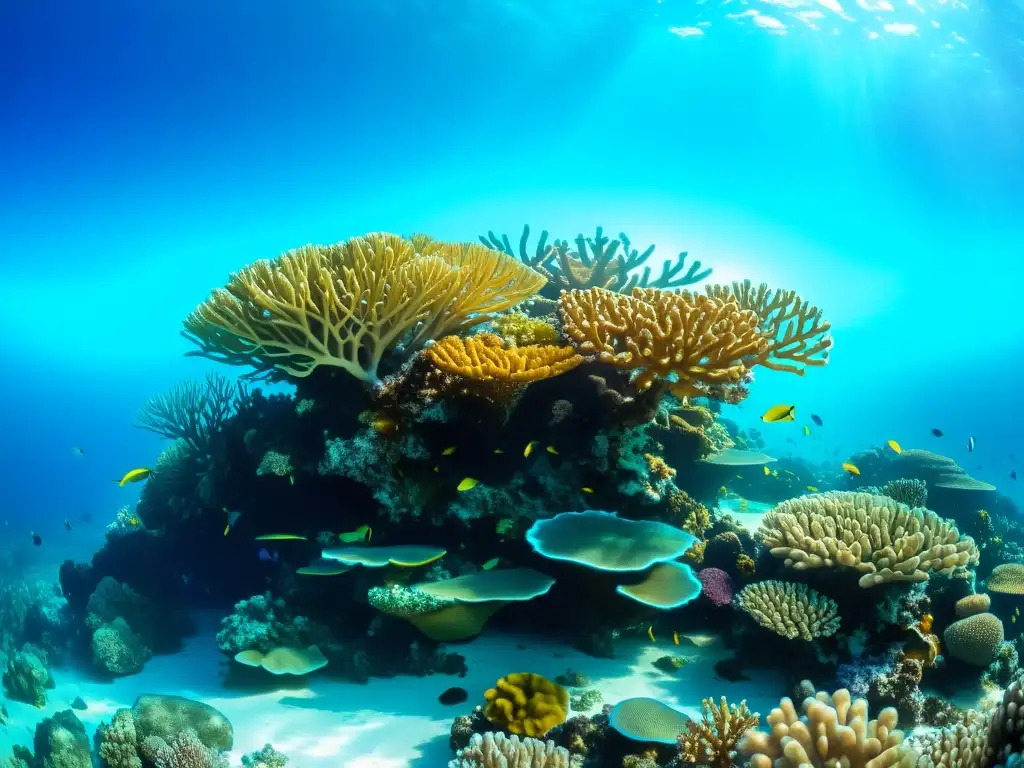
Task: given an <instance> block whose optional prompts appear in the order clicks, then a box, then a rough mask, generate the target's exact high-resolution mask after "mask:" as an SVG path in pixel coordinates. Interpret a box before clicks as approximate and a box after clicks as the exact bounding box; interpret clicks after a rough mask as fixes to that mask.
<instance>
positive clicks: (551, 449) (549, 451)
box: [544, 445, 558, 456]
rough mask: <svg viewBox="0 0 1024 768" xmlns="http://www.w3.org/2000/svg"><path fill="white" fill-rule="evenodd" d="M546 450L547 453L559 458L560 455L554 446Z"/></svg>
mask: <svg viewBox="0 0 1024 768" xmlns="http://www.w3.org/2000/svg"><path fill="white" fill-rule="evenodd" d="M544 450H545V451H547V452H548V453H550V454H551V455H552V456H557V455H558V451H556V450H555V447H554V446H553V445H549V446H548V447H547V448H545V449H544Z"/></svg>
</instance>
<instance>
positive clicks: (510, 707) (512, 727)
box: [484, 672, 569, 736]
mask: <svg viewBox="0 0 1024 768" xmlns="http://www.w3.org/2000/svg"><path fill="white" fill-rule="evenodd" d="M484 699H485V700H486V701H487V704H486V705H485V706H484V715H485V716H486V717H487V719H488V720H490V721H491V722H492V723H494V724H495V725H497V726H500V727H501V728H503V729H505V730H507V731H508V732H509V733H522V734H526V735H527V736H543V735H544V734H545V733H547V732H548V731H550V730H551V729H552V728H554V727H555V726H556V725H560V724H561V723H564V722H565V718H566V715H567V713H568V711H569V693H568V692H567V691H566V690H565V688H563V687H562V686H560V685H558V683H553V682H552V681H550V680H548V679H547V678H546V677H543V676H541V675H537V674H533V673H532V672H514V673H512V674H510V675H506V676H505V677H501V678H498V682H497V683H496V684H495V687H494V688H488V689H487V690H486V691H485V692H484Z"/></svg>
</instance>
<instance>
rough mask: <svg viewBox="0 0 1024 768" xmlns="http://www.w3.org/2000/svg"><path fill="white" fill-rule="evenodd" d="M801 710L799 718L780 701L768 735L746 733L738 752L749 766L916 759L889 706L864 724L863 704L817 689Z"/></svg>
mask: <svg viewBox="0 0 1024 768" xmlns="http://www.w3.org/2000/svg"><path fill="white" fill-rule="evenodd" d="M803 711H804V714H803V716H802V717H801V716H799V715H798V714H797V711H796V707H795V706H794V704H793V701H792V700H791V699H789V698H785V699H782V701H781V702H779V706H778V707H777V708H776V709H773V710H772V711H771V713H770V714H769V715H768V718H767V720H768V725H769V726H770V727H771V730H770V731H769V732H768V733H765V732H764V731H760V730H750V731H747V733H746V735H745V736H744V737H743V738H742V739H741V740H740V743H739V745H738V747H737V748H738V751H739V753H740V754H741V755H743V756H744V757H749V758H750V766H751V768H812V767H813V768H890V766H899V767H900V768H911V767H912V766H913V765H914V763H915V762H916V760H917V754H916V753H915V752H914V751H913V750H912V749H910V748H909V747H907V746H905V745H904V744H903V732H902V731H900V730H897V729H896V725H897V714H896V710H895V709H893V708H892V707H886V708H885V709H883V710H882V711H881V712H879V714H878V719H876V720H868V703H867V701H865V700H864V699H856V700H853V701H851V697H850V692H849V691H848V690H846V689H845V688H843V689H840V690H838V691H836V692H835V693H833V694H832V695H831V696H829V695H828V694H827V693H825V692H824V691H819V692H818V693H816V694H815V696H814V697H813V698H808V699H806V700H805V701H804V703H803Z"/></svg>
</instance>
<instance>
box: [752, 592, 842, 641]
mask: <svg viewBox="0 0 1024 768" xmlns="http://www.w3.org/2000/svg"><path fill="white" fill-rule="evenodd" d="M736 604H737V605H738V606H739V607H740V608H741V609H742V610H743V612H744V613H746V614H747V615H748V616H750V617H751V618H753V619H754V620H755V621H756V622H757V623H758V624H760V625H761V626H762V627H765V628H767V629H770V630H771V631H772V632H774V633H776V634H778V635H782V636H783V637H786V638H789V639H790V640H793V639H795V638H800V639H801V640H807V641H811V640H815V639H817V638H819V637H829V636H830V635H834V634H835V633H836V631H837V630H838V629H839V606H837V605H836V601H835V600H832V599H831V598H828V597H825V596H824V595H822V594H819V593H818V592H815V591H814V590H813V589H811V588H809V587H808V586H807V585H806V584H797V583H793V582H784V581H759V582H757V583H756V584H749V585H747V586H746V587H744V588H743V589H741V590H740V592H739V594H737V595H736Z"/></svg>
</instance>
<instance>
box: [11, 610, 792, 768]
mask: <svg viewBox="0 0 1024 768" xmlns="http://www.w3.org/2000/svg"><path fill="white" fill-rule="evenodd" d="M451 649H452V650H456V651H458V652H459V653H461V654H463V655H464V656H465V657H466V662H467V664H468V666H469V674H468V675H467V676H466V677H464V678H458V677H451V676H448V675H433V676H430V677H423V678H417V677H407V676H402V677H396V678H392V679H374V680H371V681H370V682H369V683H367V684H366V685H358V684H354V683H346V682H340V681H337V680H332V679H330V678H326V677H324V676H323V675H322V673H321V674H319V675H313V676H311V677H310V678H309V679H308V683H307V686H306V687H304V688H301V687H297V688H291V689H277V687H276V686H275V685H274V682H275V680H274V678H272V677H270V676H269V675H268V682H267V692H264V693H259V694H256V695H253V694H251V693H249V692H240V691H234V690H228V689H225V688H224V687H223V686H222V685H221V677H222V668H221V665H222V664H224V663H226V662H225V660H224V657H223V656H222V654H220V652H219V651H218V650H217V648H216V644H215V642H214V639H213V631H212V626H211V625H210V624H209V622H207V631H204V632H203V633H202V634H200V635H197V636H195V637H193V638H191V639H190V640H189V642H188V643H187V645H186V647H185V649H184V650H183V651H182V652H181V653H178V654H175V655H173V656H157V657H155V658H154V659H152V660H151V661H150V662H149V663H148V664H147V665H146V668H145V669H144V670H143V671H142V673H140V674H138V675H134V676H132V677H127V678H121V679H119V680H116V681H114V682H111V683H103V682H97V681H94V680H89V679H88V678H86V677H83V675H82V674H81V673H79V672H76V671H74V670H62V669H54V670H52V671H53V676H54V678H55V680H56V683H57V688H56V690H52V691H49V692H48V704H47V707H46V708H45V709H43V710H38V709H35V708H34V707H31V706H28V705H25V704H19V703H18V702H10V701H8V702H7V709H8V711H9V712H10V722H9V723H8V725H7V727H6V728H5V729H0V756H5V755H7V754H9V753H10V749H11V746H12V745H13V744H17V743H21V744H26V745H29V746H31V743H32V733H33V732H34V729H35V725H36V723H37V722H39V721H40V720H41V719H42V718H43V717H48V716H50V715H52V714H53V713H54V712H55V711H57V710H60V709H66V708H68V707H69V706H70V704H71V701H72V700H73V699H74V698H75V697H76V696H81V697H82V698H83V699H84V700H85V702H86V703H87V704H88V709H87V710H85V711H82V712H77V714H78V716H79V718H80V719H81V720H82V722H83V723H85V725H86V727H87V729H88V730H89V734H90V738H91V737H92V734H93V732H94V731H95V729H96V726H97V725H99V723H100V722H101V721H103V720H107V719H109V718H110V716H111V715H112V714H113V712H114V711H115V710H117V709H118V708H120V707H130V706H131V704H132V702H133V701H134V700H135V698H136V697H137V696H139V695H140V694H143V693H171V694H177V695H180V696H187V697H189V698H193V699H198V700H200V701H204V702H206V703H207V704H210V705H212V706H214V707H216V708H217V709H219V710H220V711H221V712H223V713H224V714H225V715H226V716H227V717H228V719H229V720H231V723H232V724H233V725H234V729H235V749H234V751H233V752H232V754H231V762H232V765H239V764H240V758H241V755H242V754H244V753H246V752H251V751H253V750H256V749H259V748H260V747H262V746H263V745H264V744H265V743H267V742H270V743H272V744H273V745H274V747H275V748H276V749H278V750H280V751H282V752H284V753H285V754H287V755H288V756H289V757H290V758H291V761H290V762H289V768H318V767H319V766H323V767H324V768H327V767H328V766H330V768H399V767H400V766H410V767H411V768H444V766H445V765H447V761H448V760H449V759H450V757H451V755H450V752H449V750H448V731H449V728H450V727H451V722H452V719H453V718H454V717H455V716H456V715H459V714H464V713H468V712H469V711H470V710H471V709H472V707H473V706H474V705H475V704H476V703H479V702H482V700H483V692H484V690H485V689H487V688H489V687H491V686H492V685H493V684H494V681H495V680H496V679H497V678H498V677H500V676H502V675H504V674H507V673H509V672H527V671H528V672H538V673H540V674H542V675H545V676H546V677H549V678H554V677H555V676H556V675H558V674H561V673H563V672H565V671H566V669H568V668H572V669H574V670H576V671H578V672H581V673H584V674H586V675H588V676H590V677H591V678H592V679H593V681H594V683H593V687H596V688H598V689H599V690H600V691H601V693H602V694H603V695H604V701H605V702H606V703H611V704H614V703H615V702H617V701H619V700H621V699H625V698H629V697H631V696H653V697H657V698H659V699H661V700H662V701H664V702H666V703H668V704H671V705H673V706H675V707H677V708H679V709H682V710H683V711H684V712H686V714H688V715H690V716H691V717H695V716H697V715H698V714H699V711H700V701H701V699H702V698H705V697H714V698H716V699H717V698H718V697H719V696H722V695H725V696H726V697H728V699H729V700H730V701H731V702H737V703H738V702H739V700H740V699H746V700H747V703H748V705H749V706H750V707H751V709H752V710H754V711H758V712H761V713H762V714H766V713H767V712H768V711H769V710H770V709H771V708H772V707H773V706H776V705H777V703H778V700H779V698H780V697H781V696H782V695H784V694H785V693H787V691H785V690H784V688H783V683H782V680H781V678H779V677H776V676H774V675H767V676H765V675H761V674H758V675H757V680H756V681H743V682H738V683H730V682H727V681H725V680H716V679H714V674H715V673H714V663H715V662H716V661H717V660H719V659H721V658H725V657H727V656H729V655H730V654H729V653H728V651H726V650H725V649H724V648H721V647H719V646H718V645H715V646H712V647H708V648H703V649H700V648H697V647H695V646H692V645H689V646H687V645H685V641H684V645H681V646H675V645H673V644H672V641H671V639H670V638H669V639H661V638H659V642H658V643H657V644H656V645H655V644H651V643H649V642H643V643H641V642H637V641H619V642H618V644H617V645H616V652H617V654H618V658H616V659H594V658H591V657H589V656H586V655H584V654H582V653H580V652H579V651H576V650H574V649H572V648H570V647H568V646H566V645H561V644H559V643H555V642H550V641H546V640H544V639H539V638H535V637H515V636H509V635H504V634H497V633H493V632H491V633H487V634H485V635H483V636H482V637H479V638H477V639H476V640H474V641H472V642H470V643H467V644H464V645H458V646H451ZM667 654H671V655H683V656H686V657H687V658H689V659H691V663H690V664H689V665H688V666H686V667H684V668H683V669H682V670H681V671H679V672H678V673H676V674H675V675H669V674H666V673H664V672H661V671H659V670H657V669H655V668H654V667H653V666H652V665H651V663H652V662H653V661H654V660H655V659H657V658H658V657H659V656H664V655H667ZM450 686H461V687H463V688H465V689H466V690H467V691H469V701H467V702H465V703H463V704H459V705H455V706H452V707H445V706H442V705H441V704H440V703H438V701H437V697H438V695H439V694H440V693H441V692H442V691H444V690H445V689H447V688H448V687H450ZM598 709H600V707H595V710H598Z"/></svg>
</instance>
